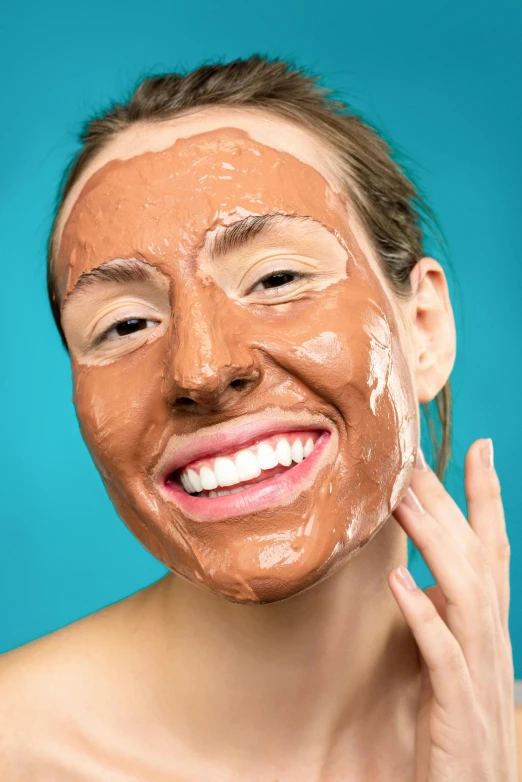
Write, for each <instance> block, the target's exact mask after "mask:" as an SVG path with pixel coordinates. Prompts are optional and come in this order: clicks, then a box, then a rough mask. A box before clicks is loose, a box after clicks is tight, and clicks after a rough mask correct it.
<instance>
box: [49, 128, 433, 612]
mask: <svg viewBox="0 0 522 782" xmlns="http://www.w3.org/2000/svg"><path fill="white" fill-rule="evenodd" d="M256 215H283V216H287V217H293V218H303V219H301V220H300V221H299V222H298V224H297V223H296V225H297V230H301V231H302V232H303V231H305V229H306V228H307V226H308V225H311V224H312V221H313V224H314V225H315V226H317V227H318V229H319V230H321V231H322V232H323V239H324V241H325V242H326V241H327V240H329V241H330V243H332V242H333V243H334V244H335V248H336V249H335V250H332V251H331V254H332V258H333V256H334V255H335V256H336V260H335V263H337V264H338V259H339V257H340V255H342V257H343V262H342V267H343V268H342V273H341V274H339V273H336V274H334V275H333V276H332V277H331V278H330V280H333V281H331V282H329V284H324V274H323V277H321V273H322V270H323V266H322V264H324V263H329V262H331V264H334V265H335V263H334V261H333V260H332V259H328V258H326V260H325V258H323V257H321V258H317V257H316V258H315V261H317V263H316V267H315V268H316V269H318V270H319V272H318V276H317V281H316V282H314V281H313V280H312V283H311V284H310V285H309V287H308V288H306V289H301V292H300V293H299V294H298V293H296V294H295V295H292V294H289V295H288V296H287V300H285V301H284V302H283V303H277V304H275V305H274V303H273V301H272V300H270V301H267V302H263V301H259V300H258V299H252V298H251V296H252V294H251V293H248V292H245V291H243V290H240V287H241V285H240V283H239V282H238V283H237V285H236V283H235V282H233V281H232V282H231V281H230V280H231V279H232V280H234V279H235V277H234V274H236V272H237V270H236V271H234V272H233V273H232V277H230V275H229V276H228V277H226V275H225V276H223V272H222V270H221V271H220V269H222V267H220V266H219V263H218V262H217V261H216V260H215V259H214V260H213V259H212V257H211V253H209V252H207V251H206V250H205V247H206V242H207V241H208V237H209V235H210V234H209V232H213V231H214V230H215V229H216V228H217V229H218V230H220V229H221V227H222V226H227V225H230V224H236V223H238V222H239V221H242V220H245V218H248V217H251V216H256ZM292 230H294V231H295V230H296V228H295V226H294V228H293V229H292ZM294 235H295V234H294ZM325 236H326V238H324V237H325ZM334 240H335V241H334ZM285 241H286V245H285V253H283V255H284V256H285V259H287V258H288V256H289V255H292V253H291V250H292V248H290V250H289V249H288V244H289V242H290V240H288V239H287V240H285ZM281 242H282V240H281V239H280V237H278V238H277V239H274V238H273V237H272V239H270V242H267V244H266V245H262V246H261V250H260V251H259V254H258V256H256V257H257V258H258V259H259V258H261V259H263V258H264V256H263V252H264V253H265V255H266V254H267V252H268V251H266V250H264V249H263V247H268V245H269V246H270V253H272V256H273V257H274V258H275V259H276V260H277V264H276V262H275V261H274V266H273V272H275V271H278V270H280V267H281V258H280V257H278V253H279V256H281V255H282V251H281V250H280V245H281ZM283 244H284V242H283ZM274 247H275V249H274ZM222 249H223V248H222ZM234 252H235V251H234V249H229V250H228V255H229V257H230V256H233V255H234ZM307 252H308V251H307ZM325 252H326V253H328V252H330V250H329V249H327V250H326V251H325ZM317 254H318V253H316V256H317ZM225 255H226V252H225ZM294 255H295V253H294ZM272 256H271V257H272ZM305 256H306V258H307V259H308V258H309V256H310V257H311V256H313V251H310V253H309V256H307V255H306V253H305ZM292 257H293V256H292ZM115 258H118V259H137V260H138V261H141V262H142V263H143V264H146V265H147V268H150V269H152V270H153V271H154V273H155V274H156V275H157V276H158V278H161V282H162V283H163V286H164V287H163V290H164V294H163V295H164V296H165V297H166V301H167V303H168V315H167V316H165V318H164V323H163V328H160V327H157V330H156V331H155V332H154V330H151V332H150V336H148V337H147V338H146V339H145V338H143V339H141V342H139V343H138V342H136V345H137V347H136V348H135V349H132V350H129V349H125V350H123V351H121V352H119V353H116V354H115V357H114V356H113V357H112V358H111V359H110V360H104V361H101V360H97V358H96V356H97V354H96V350H93V351H92V352H91V353H89V352H88V351H87V352H86V353H85V354H82V355H81V356H79V355H78V354H76V355H75V351H74V350H73V351H72V366H73V378H74V401H75V405H76V410H77V415H78V419H79V422H80V426H81V431H82V435H83V437H84V439H85V442H86V444H87V446H88V448H89V450H90V452H91V454H92V457H93V459H94V461H95V463H96V465H97V467H98V469H99V471H100V473H101V475H102V477H103V480H104V483H105V486H106V488H107V490H108V493H109V495H110V497H111V499H112V501H113V503H114V505H115V507H116V509H117V511H118V513H119V515H120V516H121V518H122V519H123V520H124V521H125V523H126V524H127V525H128V527H129V528H130V530H131V531H132V532H133V534H134V535H135V536H136V537H137V538H138V539H139V540H140V542H141V543H142V544H143V545H144V546H145V548H146V549H148V550H149V551H150V552H151V553H152V554H153V555H154V556H155V557H157V558H158V559H159V560H161V561H162V562H163V563H164V564H165V565H166V566H167V567H168V568H170V569H171V570H172V571H174V572H176V573H178V574H179V575H181V576H183V577H185V578H187V579H190V580H191V581H193V582H195V583H198V584H200V585H202V586H203V587H205V588H207V589H209V590H211V591H213V592H215V593H217V594H220V595H223V596H225V597H227V598H229V599H231V600H235V601H241V602H252V603H259V602H270V601H276V600H280V599H283V598H286V597H289V596H291V595H294V594H296V593H298V592H300V591H302V590H303V589H306V588H307V587H309V586H311V585H313V584H314V583H317V582H318V581H319V580H321V579H322V578H324V577H326V576H327V575H329V574H330V573H332V572H333V571H334V570H335V569H336V568H337V567H338V566H340V565H341V564H343V563H345V562H346V561H347V560H348V559H349V558H350V557H351V556H352V555H353V554H354V553H356V552H357V550H359V549H360V548H361V547H362V546H363V545H364V544H365V543H366V542H367V541H369V540H370V538H371V537H372V536H373V535H374V534H375V532H376V531H377V530H378V529H379V528H380V526H381V525H382V524H383V522H384V521H385V520H386V519H387V518H388V517H389V515H390V513H391V511H392V510H393V508H394V507H395V506H396V504H397V503H398V502H399V500H400V499H401V497H402V495H403V494H404V492H405V490H406V487H407V485H408V483H409V480H410V477H411V470H412V469H413V459H414V454H415V448H416V444H417V442H418V413H417V405H416V402H415V396H414V391H413V386H412V381H411V376H410V374H409V370H408V367H407V363H406V359H405V357H404V355H403V352H402V349H401V345H400V342H399V335H398V329H397V323H396V319H395V316H394V313H393V310H392V307H391V304H390V299H389V295H388V294H387V293H386V292H385V290H384V287H383V285H382V283H381V282H380V280H379V279H378V277H377V275H376V274H375V273H374V271H373V270H372V268H371V265H370V263H369V261H368V259H367V258H366V257H365V255H364V253H363V252H362V250H361V248H360V247H359V246H358V243H357V241H356V239H355V236H354V234H353V231H352V228H351V224H350V213H349V207H348V206H347V202H346V200H345V199H344V198H343V196H342V194H341V193H340V192H337V191H335V190H334V189H333V188H332V187H331V186H330V185H329V184H328V182H327V181H326V179H325V178H324V177H323V176H322V175H321V174H320V173H319V172H318V171H317V170H316V169H315V168H313V167H311V166H310V165H307V164H306V163H304V162H302V161H300V160H299V159H297V158H295V157H293V156H292V155H290V154H288V153H285V152H281V151H278V150H275V149H273V148H271V147H267V146H264V145H263V144H261V143H258V142H257V141H254V140H252V139H251V138H250V137H249V135H248V134H247V133H245V132H243V131H241V130H238V129H234V128H221V129H218V130H215V131H211V132H207V133H203V134H200V135H195V136H192V137H189V138H182V139H179V140H178V141H177V142H176V143H175V144H174V145H173V146H171V147H170V148H168V149H165V150H163V151H160V152H147V153H144V154H141V155H138V156H136V157H134V158H131V159H128V160H113V161H111V162H109V163H107V164H106V165H105V166H103V167H102V168H101V169H99V170H98V171H97V172H96V173H95V174H94V175H93V176H91V178H90V179H89V180H88V182H87V184H86V185H85V186H84V188H83V190H82V192H81V194H80V196H79V197H78V199H77V201H76V203H75V205H74V207H73V209H72V211H71V214H70V216H69V218H68V220H67V223H66V225H65V228H64V232H63V236H62V241H61V247H60V252H59V257H58V265H57V272H58V281H59V288H60V291H61V295H62V298H64V299H65V300H66V301H67V297H68V296H69V295H70V294H71V291H72V290H73V289H74V287H75V285H76V284H77V282H78V280H79V278H80V277H81V275H82V274H83V275H84V274H86V273H88V272H90V271H92V270H93V269H96V268H97V267H99V266H100V265H102V264H105V263H107V262H109V261H111V260H112V259H115ZM244 258H245V264H246V267H245V268H242V267H241V268H240V269H239V272H237V275H236V276H237V279H238V280H240V279H242V278H244V277H245V275H248V274H250V270H249V267H248V264H250V263H253V261H251V260H250V256H249V254H248V252H247V253H245V254H244ZM315 261H314V262H315ZM263 263H265V261H264V260H263ZM236 265H237V264H236ZM265 266H266V264H265ZM331 268H333V266H332V267H331ZM336 268H338V266H337V267H336ZM252 275H253V273H252ZM252 275H251V276H252ZM252 279H253V276H252ZM321 279H322V280H323V282H321V281H320V280H321ZM254 290H257V289H255V288H254ZM303 291H304V292H303ZM249 297H250V298H249ZM67 306H69V303H68V304H67ZM70 306H71V309H73V308H74V297H71V299H70ZM118 350H119V348H118ZM236 381H239V383H238V382H236ZM181 400H184V401H183V402H182V401H181ZM242 421H247V422H253V423H254V425H258V423H259V421H264V422H267V421H269V422H270V424H271V425H272V424H274V427H275V429H274V431H275V432H276V434H274V431H272V435H273V438H272V437H270V434H271V433H270V432H267V433H266V432H265V434H264V435H263V436H257V437H254V438H253V439H254V443H253V445H254V448H253V451H254V455H256V454H257V450H256V449H258V447H259V441H260V440H263V439H267V438H269V439H270V443H269V444H271V445H272V446H273V449H274V450H275V451H276V453H277V444H278V442H279V439H280V438H281V437H282V436H283V433H282V432H279V434H277V430H278V429H281V428H282V429H284V428H285V426H286V429H287V430H291V433H288V431H287V433H286V439H287V441H288V443H289V445H292V443H293V442H294V440H295V439H299V434H298V435H297V437H296V436H295V432H296V431H297V432H299V431H304V432H306V433H307V434H306V437H303V438H302V440H303V442H302V445H303V446H304V447H305V448H306V444H307V442H308V440H310V439H311V440H312V445H313V446H314V449H313V451H312V452H311V453H309V454H308V455H307V456H306V458H305V459H303V460H302V461H300V460H299V454H298V457H297V461H296V462H292V463H291V464H290V465H288V464H286V465H285V464H283V465H282V466H281V470H282V471H283V474H282V475H279V476H276V477H271V478H270V480H267V481H266V485H267V486H268V485H269V483H270V482H272V483H274V482H277V481H281V480H283V481H286V482H287V490H286V493H285V491H281V492H280V493H279V494H278V495H277V497H278V499H277V501H275V502H272V503H271V500H270V497H271V496H272V495H270V493H269V492H268V494H267V495H266V498H265V499H266V502H265V505H264V506H263V502H261V505H260V504H259V503H258V504H257V505H256V504H255V503H254V504H253V505H249V504H248V503H247V502H245V503H241V502H240V501H237V498H238V497H241V493H239V492H237V493H234V494H232V495H228V496H227V497H224V498H223V500H226V501H228V502H229V506H228V507H230V508H234V509H235V510H234V512H233V513H231V514H230V515H229V516H228V517H225V518H219V514H218V517H217V518H216V517H215V514H214V517H213V516H212V513H211V512H209V513H206V512H205V513H201V514H200V513H198V506H197V503H198V497H188V499H187V497H183V498H182V500H181V499H180V494H179V493H180V492H183V491H184V488H182V487H181V486H180V485H177V486H176V487H175V489H172V490H170V489H169V487H168V484H166V478H167V476H166V475H164V474H163V473H162V468H164V467H165V465H166V464H167V463H168V460H169V457H170V455H171V451H172V450H173V449H174V450H176V448H178V447H182V448H184V449H185V451H184V453H185V456H184V457H183V458H184V459H185V463H184V464H177V465H176V466H177V468H179V469H178V473H177V475H178V477H179V475H180V470H181V471H183V468H188V467H190V462H191V461H194V460H193V459H192V456H191V452H190V443H191V442H192V440H193V436H194V435H195V434H201V433H212V432H213V431H214V428H215V427H216V431H219V432H220V433H221V435H222V434H223V432H226V431H227V423H228V424H229V426H228V428H230V427H234V426H236V425H237V424H238V423H241V422H242ZM286 422H288V425H286ZM223 425H224V427H225V428H223ZM319 441H320V442H319ZM251 445H252V443H251ZM241 447H242V449H243V450H248V443H246V444H245V443H244V444H242V446H241ZM310 447H311V446H310V444H309V445H308V450H310ZM296 448H297V450H298V451H299V446H296ZM187 449H188V450H187ZM224 450H225V451H226V453H227V454H228V453H229V452H230V451H237V450H238V449H237V448H225V449H224ZM280 450H281V448H280ZM282 450H283V451H284V450H285V447H282ZM217 451H219V447H216V445H215V443H214V446H213V453H214V456H216V455H217V454H216V452H217ZM232 458H235V457H234V454H232ZM245 458H247V457H245ZM248 458H249V457H248ZM308 460H309V464H310V465H311V466H309V467H307V465H306V462H307V461H308ZM182 461H183V460H182ZM203 461H204V460H203ZM207 461H208V460H207ZM283 461H284V460H283ZM187 462H188V464H187ZM198 464H199V466H201V459H200V461H199V462H198V460H197V459H196V462H195V467H196V470H193V472H194V471H197V469H198ZM205 464H206V463H205ZM207 466H208V464H207ZM212 466H213V464H212V462H211V463H210V467H212ZM274 469H275V468H274ZM294 471H295V475H298V478H296V479H293V478H292V477H291V476H292V473H293V472H294ZM297 471H301V472H300V473H299V474H298V472H297ZM188 474H189V473H188V470H187V469H185V473H184V476H185V478H184V479H186V476H187V475H188ZM198 474H199V473H198ZM270 475H271V476H273V475H274V472H273V470H272V472H271V473H270ZM262 477H263V475H262V474H261V476H260V478H262ZM256 480H258V482H259V478H258V479H256ZM185 486H186V485H185ZM190 488H191V487H190V486H189V489H190ZM194 488H198V487H194V486H192V489H194ZM176 492H178V494H176ZM185 494H186V492H185ZM207 494H208V492H207ZM274 496H275V495H274ZM245 497H246V494H245ZM234 498H236V499H234ZM212 499H217V500H218V503H219V502H222V499H221V498H219V497H218V498H215V497H214V498H212V497H210V498H209V497H206V498H205V499H204V502H205V503H206V506H205V507H207V508H208V506H209V503H211V502H212ZM201 507H202V506H201Z"/></svg>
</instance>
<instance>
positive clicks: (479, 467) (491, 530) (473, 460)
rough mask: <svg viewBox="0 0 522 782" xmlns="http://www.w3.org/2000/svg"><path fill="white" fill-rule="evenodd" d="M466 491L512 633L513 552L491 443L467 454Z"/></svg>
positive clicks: (479, 444)
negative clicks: (511, 580)
mask: <svg viewBox="0 0 522 782" xmlns="http://www.w3.org/2000/svg"><path fill="white" fill-rule="evenodd" d="M464 470H465V478H464V487H465V492H466V500H467V504H468V515H469V523H470V527H471V528H472V529H473V531H474V533H475V534H476V535H477V537H478V538H479V540H480V541H481V542H482V545H483V547H484V549H485V552H486V556H487V557H488V559H489V562H490V565H491V572H492V575H493V580H494V583H495V589H496V595H497V600H498V610H499V616H500V621H501V625H502V627H503V630H504V632H506V633H509V628H508V620H509V600H510V589H509V566H510V559H511V549H510V545H509V539H508V536H507V531H506V520H505V516H504V506H503V504H502V497H501V492H500V481H499V479H498V475H497V473H496V470H495V468H494V465H493V443H492V441H491V440H488V439H482V440H476V441H475V442H474V443H473V444H472V445H471V447H470V448H469V450H468V452H467V454H466V461H465V465H464Z"/></svg>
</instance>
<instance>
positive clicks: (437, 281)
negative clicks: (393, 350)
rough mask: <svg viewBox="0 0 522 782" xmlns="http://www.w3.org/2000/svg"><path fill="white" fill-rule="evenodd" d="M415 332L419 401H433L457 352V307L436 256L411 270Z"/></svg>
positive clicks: (426, 258)
mask: <svg viewBox="0 0 522 782" xmlns="http://www.w3.org/2000/svg"><path fill="white" fill-rule="evenodd" d="M410 279H411V284H412V290H413V296H414V298H413V307H414V311H413V318H414V331H415V352H416V355H415V358H416V367H415V375H416V377H415V379H416V386H417V395H418V401H419V403H427V402H431V400H432V399H434V398H435V397H436V396H437V394H438V393H439V391H440V390H441V389H442V388H443V386H444V384H445V383H446V381H447V380H448V378H449V376H450V373H451V370H452V369H453V365H454V363H455V355H456V334H455V321H454V317H453V309H452V306H451V301H450V298H449V291H448V283H447V280H446V275H445V273H444V270H443V268H442V266H441V265H440V263H439V262H438V261H436V260H435V259H434V258H428V257H425V258H421V259H420V260H419V261H418V262H417V264H416V266H415V267H414V268H413V270H412V272H411V276H410Z"/></svg>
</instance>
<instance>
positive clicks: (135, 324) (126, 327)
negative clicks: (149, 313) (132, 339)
mask: <svg viewBox="0 0 522 782" xmlns="http://www.w3.org/2000/svg"><path fill="white" fill-rule="evenodd" d="M146 328H147V321H146V320H145V318H130V320H122V321H120V323H118V324H117V325H116V326H115V327H114V330H115V331H116V333H117V334H118V336H119V337H125V336H126V335H127V334H134V332H135V331H141V329H146Z"/></svg>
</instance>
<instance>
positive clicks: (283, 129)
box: [56, 109, 366, 297]
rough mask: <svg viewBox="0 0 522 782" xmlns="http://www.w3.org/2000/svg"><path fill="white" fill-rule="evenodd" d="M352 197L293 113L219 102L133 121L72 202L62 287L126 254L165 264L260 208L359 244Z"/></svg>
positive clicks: (66, 216) (66, 215)
mask: <svg viewBox="0 0 522 782" xmlns="http://www.w3.org/2000/svg"><path fill="white" fill-rule="evenodd" d="M224 123H225V124H224ZM347 206H348V205H347V198H346V193H345V192H344V191H343V189H342V187H341V186H340V184H339V183H338V182H336V177H335V173H334V161H333V156H332V155H331V154H329V153H328V150H327V149H326V148H325V147H324V146H323V145H322V144H321V143H320V142H319V141H318V140H317V139H316V138H315V137H314V136H313V135H312V134H310V133H308V132H307V131H305V130H303V129H301V128H298V127H297V126H295V125H293V123H290V122H287V121H285V120H280V119H279V118H274V117H268V116H262V115H260V114H259V113H258V112H245V111H233V110H226V111H222V110H216V109H213V110H211V111H208V110H207V111H204V112H201V111H198V112H196V113H194V114H190V115H186V116H183V117H178V118H176V120H173V121H170V122H166V123H162V124H161V125H150V124H147V125H145V124H142V125H139V126H135V127H131V128H129V129H128V130H127V131H125V132H124V133H122V134H121V135H120V136H118V137H117V138H116V139H114V140H113V141H112V142H111V143H110V144H109V145H108V146H107V148H105V149H104V150H103V151H102V152H101V153H100V154H99V155H98V156H97V157H96V159H95V160H94V161H93V163H92V164H91V166H90V168H88V169H87V170H86V171H85V172H84V174H83V175H82V177H81V179H80V180H79V182H78V183H77V185H76V186H75V189H73V190H72V191H71V193H70V194H69V197H68V200H67V202H66V204H65V205H64V211H63V215H62V222H61V226H60V228H62V235H61V237H58V238H59V242H60V244H59V252H58V256H57V269H56V271H57V279H58V287H59V291H60V294H61V296H62V297H63V296H65V295H67V293H68V292H70V290H71V289H72V288H73V287H74V285H75V283H76V281H77V279H78V278H79V277H80V276H81V274H82V273H85V272H87V271H90V270H91V269H93V268H96V267H97V266H100V265H101V264H103V263H106V262H108V261H110V260H112V259H114V258H118V257H119V258H127V257H141V258H142V259H143V260H145V261H147V262H149V263H152V264H153V265H155V266H158V267H159V268H160V269H161V268H162V266H164V265H165V264H166V263H167V262H168V263H172V262H173V261H175V262H176V263H179V261H180V260H182V259H183V258H186V257H188V256H190V255H191V254H194V251H195V250H197V248H198V246H201V243H202V241H203V240H204V238H205V234H206V233H207V232H208V231H209V230H211V229H213V228H214V227H216V226H217V225H219V224H222V225H226V224H227V223H233V222H237V221H238V220H240V219H242V218H243V217H245V216H248V215H251V214H270V213H272V214H278V213H279V214H290V215H296V216H302V217H311V218H313V219H315V220H317V221H319V222H321V223H322V224H323V225H324V226H325V227H326V228H327V229H328V230H330V231H331V232H332V233H334V235H335V236H336V237H337V238H338V240H339V241H340V242H341V244H343V245H344V246H345V248H346V249H347V250H348V251H351V252H352V254H353V252H354V250H358V245H357V243H356V242H355V239H354V236H353V233H352V229H351V227H350V224H349V223H350V222H351V220H349V217H350V215H349V212H350V211H351V210H350V209H348V208H347ZM351 217H354V215H353V214H352V215H351ZM365 249H366V248H365Z"/></svg>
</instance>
